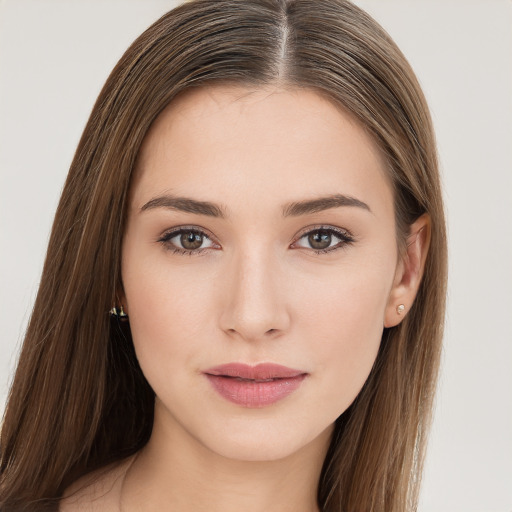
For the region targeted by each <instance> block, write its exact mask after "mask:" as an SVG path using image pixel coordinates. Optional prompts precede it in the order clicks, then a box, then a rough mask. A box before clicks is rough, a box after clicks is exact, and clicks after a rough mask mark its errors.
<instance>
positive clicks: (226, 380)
mask: <svg viewBox="0 0 512 512" xmlns="http://www.w3.org/2000/svg"><path fill="white" fill-rule="evenodd" d="M206 377H208V380H209V381H210V384H211V385H212V386H213V388H214V389H215V391H217V392H218V393H219V394H220V395H221V396H222V397H224V398H225V399H226V400H229V401H230V402H233V403H235V404H237V405H241V406H243V407H253V408H257V407H265V406H267V405H272V404H274V403H276V402H278V401H279V400H282V399H283V398H286V397H287V396H288V395H290V394H291V393H293V392H294V391H295V390H296V389H297V388H298V387H299V386H300V385H301V383H302V381H303V380H304V379H305V377H306V374H305V373H304V374H301V375H297V376H296V377H285V378H282V379H273V380H269V381H255V380H244V379H239V378H237V377H223V376H221V375H209V374H206Z"/></svg>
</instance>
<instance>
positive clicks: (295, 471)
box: [0, 0, 446, 512]
mask: <svg viewBox="0 0 512 512" xmlns="http://www.w3.org/2000/svg"><path fill="white" fill-rule="evenodd" d="M445 281H446V242H445V227H444V216H443V207H442V201H441V192H440V186H439V177H438V170H437V161H436V150H435V143H434V136H433V132H432V127H431V122H430V117H429V114H428V109H427V106H426V104H425V100H424V98H423V95H422V93H421V90H420V88H419V86H418V83H417V81H416V79H415V77H414V74H413V72H412V70H411V69H410V67H409V66H408V64H407V62H406V60H405V58H404V57H403V55H402V54H401V53H400V51H399V50H398V48H397V47H396V46H395V45H394V43H393V42H392V41H391V40H390V38H389V36H388V35H387V34H386V33H385V32H384V31H383V30H382V29H381V28H380V27H379V26H378V25H377V24H376V23H375V21H373V20H372V19H371V18H369V17H368V15H366V14H365V13H364V12H363V11H361V10H360V9H358V8H357V7H355V6H354V5H352V4H351V3H349V2H347V1H344V0H321V1H318V0H315V1H312V0H289V1H286V0H247V1H245V0H244V1H239V0H216V1H212V0H196V1H193V2H188V3H186V4H183V5H181V6H180V7H178V8H176V9H174V10H173V11H171V12H169V13H168V14H167V15H165V16H163V17H162V18H161V19H160V20H158V21H157V22H156V23H155V24H154V25H153V26H151V27H150V28H149V29H148V30H147V31H145V32H144V33H143V34H142V35H141V36H140V37H139V38H138V39H137V40H136V41H135V42H134V43H133V44H132V46H131V47H130V48H129V49H128V50H127V52H126V53H125V55H124V56H123V57H122V58H121V60H120V61H119V63H118V64H117V66H116V67H115V69H114V70H113V72H112V74H111V76H110V77H109V79H108V80H107V83H106V84H105V86H104V88H103V90H102V92H101V93H100V96H99V98H98V100H97V102H96V105H95V106H94V109H93V112H92V114H91V117H90V119H89V122H88V124H87V126H86V128H85V131H84V134H83V136H82V139H81V141H80V143H79V146H78V149H77V152H76V155H75V158H74V160H73V163H72V165H71V169H70V172H69V176H68V179H67V182H66V185H65V188H64V191H63V194H62V198H61V202H60V204H59V208H58V211H57V214H56V218H55V223H54V227H53V230H52V235H51V240H50V243H49V248H48V254H47V259H46V263H45V267H44V271H43V276H42V280H41V285H40V289H39V293H38V296H37V300H36V303H35V305H34V312H33V315H32V318H31V321H30V324H29V328H28V330H27V334H26V338H25V342H24V345H23V349H22V353H21V355H20V360H19V364H18V369H17V372H16V376H15V379H14V383H13V386H12V390H11V395H10V398H9V402H8V405H7V409H6V413H5V419H4V423H3V427H2V436H1V466H0V470H1V480H0V503H1V509H2V510H5V511H9V510H16V511H17V510H43V509H44V510H50V509H53V510H57V509H60V510H62V511H74V510H109V511H110V510H112V511H131V510H138V511H144V510H172V511H189V510H209V511H220V510H222V511H231V510H247V511H254V512H256V511H263V510H265V511H268V510H276V511H304V512H306V511H308V512H312V511H320V510H321V511H324V512H325V511H379V512H381V511H404V510H414V508H415V506H416V502H417V494H418V486H419V482H420V476H421V467H422V461H423V454H424V447H425V439H426V434H427V431H428V426H429V419H430V411H431V404H432V397H433V392H434V388H435V380H436V374H437V368H438V361H439V353H440V343H441V336H442V325H443V316H444V301H445Z"/></svg>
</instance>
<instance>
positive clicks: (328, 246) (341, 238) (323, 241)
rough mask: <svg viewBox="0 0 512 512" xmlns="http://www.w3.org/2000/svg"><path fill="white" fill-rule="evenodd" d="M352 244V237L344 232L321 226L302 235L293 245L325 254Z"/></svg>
mask: <svg viewBox="0 0 512 512" xmlns="http://www.w3.org/2000/svg"><path fill="white" fill-rule="evenodd" d="M352 242H354V238H353V236H352V235H351V234H350V233H349V232H348V231H345V230H341V229H338V228H332V227H325V226H321V227H319V228H316V229H311V230H309V231H307V232H306V233H304V234H303V235H302V236H301V237H300V238H299V239H298V240H297V242H295V243H294V244H293V245H294V246H295V247H304V248H306V249H312V250H313V251H314V252H316V253H325V252H330V251H335V250H336V249H341V248H342V247H344V246H346V245H348V244H351V243H352Z"/></svg>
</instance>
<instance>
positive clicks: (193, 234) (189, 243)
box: [180, 231, 204, 251]
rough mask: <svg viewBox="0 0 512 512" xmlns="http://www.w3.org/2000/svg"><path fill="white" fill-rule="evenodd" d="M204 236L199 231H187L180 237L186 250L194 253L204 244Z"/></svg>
mask: <svg viewBox="0 0 512 512" xmlns="http://www.w3.org/2000/svg"><path fill="white" fill-rule="evenodd" d="M203 238H204V237H203V235H202V233H198V232H197V231H185V232H183V233H182V234H181V236H180V243H181V246H182V247H183V248H184V249H187V250H189V251H193V250H194V249H199V247H201V245H202V244H203Z"/></svg>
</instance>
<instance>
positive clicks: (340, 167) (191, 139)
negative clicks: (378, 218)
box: [133, 85, 391, 204]
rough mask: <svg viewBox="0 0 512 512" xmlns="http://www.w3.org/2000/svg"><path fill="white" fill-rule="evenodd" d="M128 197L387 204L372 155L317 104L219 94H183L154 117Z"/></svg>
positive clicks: (290, 94)
mask: <svg viewBox="0 0 512 512" xmlns="http://www.w3.org/2000/svg"><path fill="white" fill-rule="evenodd" d="M191 187H192V189H191ZM133 189H134V190H133V193H134V194H133V195H134V198H135V201H136V202H137V203H139V204H140V202H141V201H144V200H148V198H149V196H151V195H152V194H156V193H161V192H162V191H172V192H178V193H189V192H190V191H191V190H193V191H194V192H195V194H196V195H199V196H202V197H201V199H205V200H214V201H220V200H221V199H222V200H226V201H228V200H229V199H231V198H232V199H235V198H236V195H237V194H238V197H239V198H240V196H243V195H244V194H250V195H251V197H254V196H255V195H258V194H262V195H263V196H264V197H266V198H272V197H275V198H276V200H280V199H282V198H283V196H285V195H287V196H289V199H290V200H294V199H297V198H298V196H306V195H308V196H311V195H315V194H318V195H325V194H332V193H336V192H338V193H344V194H352V195H361V194H363V195H365V196H366V198H367V199H371V198H372V197H373V196H378V195H379V194H384V195H385V196H386V197H387V199H390V198H391V187H390V186H389V183H388V178H387V173H386V172H385V164H384V160H383V158H382V156H381V154H380V151H379V148H378V147H377V145H376V144H375V143H374V141H373V139H372V138H371V137H370V136H369V135H368V134H367V133H366V131H365V130H364V128H363V127H362V126H360V124H359V123H358V122H357V121H356V120H355V119H354V117H353V116H351V115H349V114H348V113H347V112H345V111H344V110H343V109H342V108H341V107H339V106H336V105H335V104H334V103H333V102H331V101H330V100H329V99H327V98H326V97H325V96H323V95H321V94H320V93H318V92H316V91H314V90H312V89H299V88H295V89H291V88H278V87H273V88H270V87H267V88H263V89H252V88H246V87H236V86H225V85H222V86H220V85H217V86H214V87H202V88H198V89H193V90H187V91H186V92H184V93H182V94H181V95H179V96H178V97H177V98H175V99H174V100H173V101H172V103H171V104H170V105H169V106H168V107H167V108H166V109H165V110H164V111H163V112H162V113H161V114H160V116H159V117H158V118H157V119H156V121H155V122H154V123H153V125H152V126H151V128H150V130H149V132H148V134H147V136H146V138H145V140H144V143H143V145H142V147H141V150H140V154H139V159H138V166H137V171H136V174H135V178H134V183H133ZM233 191H234V192H235V193H234V194H231V192H233ZM232 195H233V197H231V196H232ZM390 200H391V199H390ZM243 201H244V199H242V202H243ZM235 202H236V201H235Z"/></svg>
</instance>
